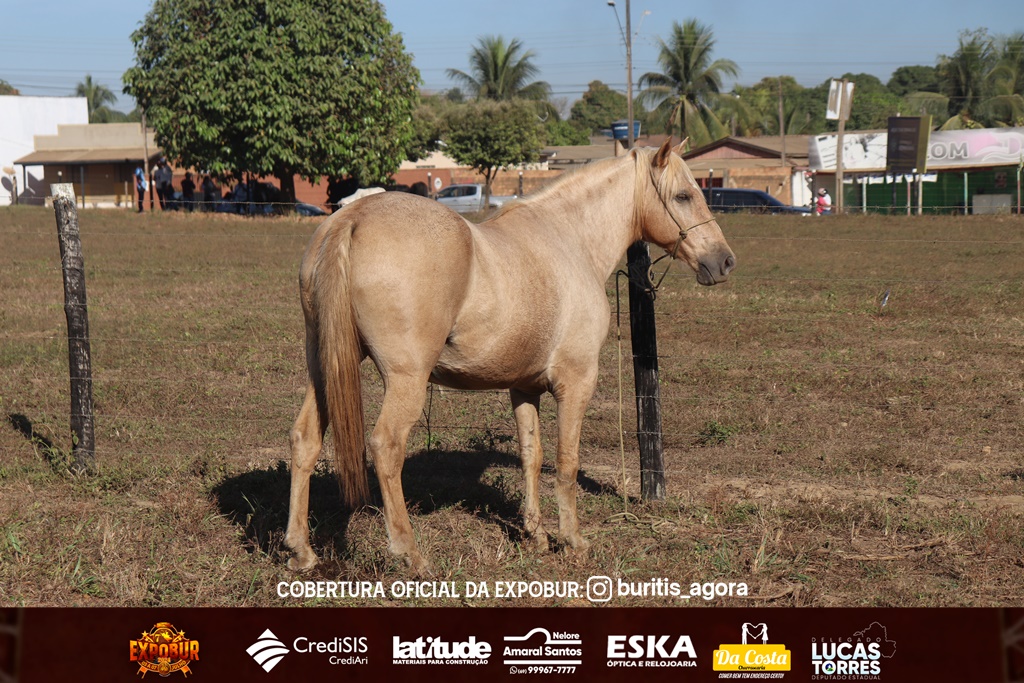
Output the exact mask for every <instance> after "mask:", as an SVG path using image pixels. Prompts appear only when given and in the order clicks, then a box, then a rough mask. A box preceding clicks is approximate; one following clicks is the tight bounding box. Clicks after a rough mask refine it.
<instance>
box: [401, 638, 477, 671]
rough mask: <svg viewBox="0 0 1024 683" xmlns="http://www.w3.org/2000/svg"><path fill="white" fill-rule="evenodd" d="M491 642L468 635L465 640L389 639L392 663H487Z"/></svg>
mask: <svg viewBox="0 0 1024 683" xmlns="http://www.w3.org/2000/svg"><path fill="white" fill-rule="evenodd" d="M490 656H491V644H490V643H488V642H485V641H482V640H477V639H476V636H470V637H469V640H466V641H449V640H444V639H443V638H437V637H434V636H428V637H425V638H424V637H422V636H421V637H419V638H417V639H416V640H402V639H401V638H400V637H399V636H394V637H393V638H392V640H391V658H392V664H468V665H474V664H487V661H488V659H490Z"/></svg>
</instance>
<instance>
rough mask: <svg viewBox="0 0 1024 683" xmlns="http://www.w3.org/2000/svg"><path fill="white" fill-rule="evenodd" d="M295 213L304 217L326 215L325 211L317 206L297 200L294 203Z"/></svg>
mask: <svg viewBox="0 0 1024 683" xmlns="http://www.w3.org/2000/svg"><path fill="white" fill-rule="evenodd" d="M295 213H297V214H299V215H300V216H303V217H306V218H311V217H314V216H326V215H327V212H326V211H324V210H323V209H321V208H320V207H319V206H316V205H314V204H306V203H305V202H299V203H298V204H296V205H295Z"/></svg>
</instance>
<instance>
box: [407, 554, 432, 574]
mask: <svg viewBox="0 0 1024 683" xmlns="http://www.w3.org/2000/svg"><path fill="white" fill-rule="evenodd" d="M405 563H406V564H407V565H409V568H410V569H411V570H412V573H413V574H415V575H416V576H418V577H419V578H421V579H429V578H431V577H433V576H434V566H433V565H432V564H430V562H429V561H428V560H427V559H426V558H424V557H423V556H422V555H420V554H419V553H416V554H415V555H406V556H405Z"/></svg>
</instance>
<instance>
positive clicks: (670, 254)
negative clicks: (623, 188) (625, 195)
mask: <svg viewBox="0 0 1024 683" xmlns="http://www.w3.org/2000/svg"><path fill="white" fill-rule="evenodd" d="M648 172H649V174H650V177H651V186H652V187H653V188H654V194H655V195H657V197H658V200H659V201H660V202H661V205H662V207H663V208H664V209H665V213H667V214H668V215H669V217H670V218H671V219H672V222H673V223H675V224H676V227H677V228H679V237H677V238H676V243H675V244H674V245H673V246H672V251H668V250H666V252H665V254H664V255H663V256H659V257H658V258H657V259H655V260H654V262H653V263H651V265H650V267H649V268H648V269H647V284H646V285H645V287H644V289H645V290H647V291H649V292H651V294H655V293H657V291H658V288H659V287H661V283H662V281H663V280H664V279H665V276H666V275H668V271H669V269H670V268H671V267H672V261H673V260H675V259H676V258H677V257H678V253H679V247H681V246H682V245H683V240H685V239H686V235H687V234H688V233H689V232H690V231H691V230H693V229H695V228H699V227H700V226H702V225H707V224H708V223H711V222H713V221H714V220H715V217H714V216H712V217H711V218H709V219H707V220H704V221H701V222H700V223H695V224H694V225H691V226H690V227H688V228H684V227H683V226H682V224H681V223H680V222H679V221H678V220H677V219H676V216H675V214H674V213H672V210H671V209H670V208H669V205H668V202H667V201H666V200H665V198H664V197H662V196H661V188H660V187H658V181H657V179H655V177H654V167H653V166H651V167H649V168H648ZM634 203H635V204H636V205H637V208H636V209H635V210H634V211H637V212H638V211H639V202H636V201H634ZM664 258H670V259H671V260H669V262H668V265H667V266H666V267H665V272H663V273H662V274H661V277H660V278H658V282H657V283H655V282H654V276H653V272H654V266H656V265H657V264H658V262H659V261H661V260H662V259H664Z"/></svg>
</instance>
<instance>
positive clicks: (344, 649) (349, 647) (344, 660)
mask: <svg viewBox="0 0 1024 683" xmlns="http://www.w3.org/2000/svg"><path fill="white" fill-rule="evenodd" d="M369 650H370V647H369V643H368V639H367V638H366V636H334V637H333V638H329V639H327V640H317V639H314V638H310V637H308V636H304V635H303V636H298V637H296V638H294V639H293V640H292V641H291V648H290V649H289V647H288V646H287V645H285V644H284V643H283V642H281V640H279V639H278V637H277V636H276V635H274V632H273V631H271V630H270V629H269V628H268V629H267V630H266V631H264V632H263V633H262V634H260V637H259V639H258V640H257V641H256V642H255V643H253V644H252V645H250V646H249V647H248V648H246V650H245V651H246V652H247V653H249V656H250V657H252V658H253V660H254V661H255V662H256V663H257V664H259V665H260V666H261V667H262V668H263V670H264V671H266V672H267V673H270V671H271V669H273V668H274V667H275V666H277V665H278V664H280V663H281V660H282V659H284V658H285V655H288V654H292V653H294V655H299V656H309V655H320V656H321V657H323V658H326V659H327V661H328V663H329V664H331V665H332V666H346V665H351V664H368V663H369V661H370V658H369V656H367V653H368V652H369ZM294 655H293V656H294Z"/></svg>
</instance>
